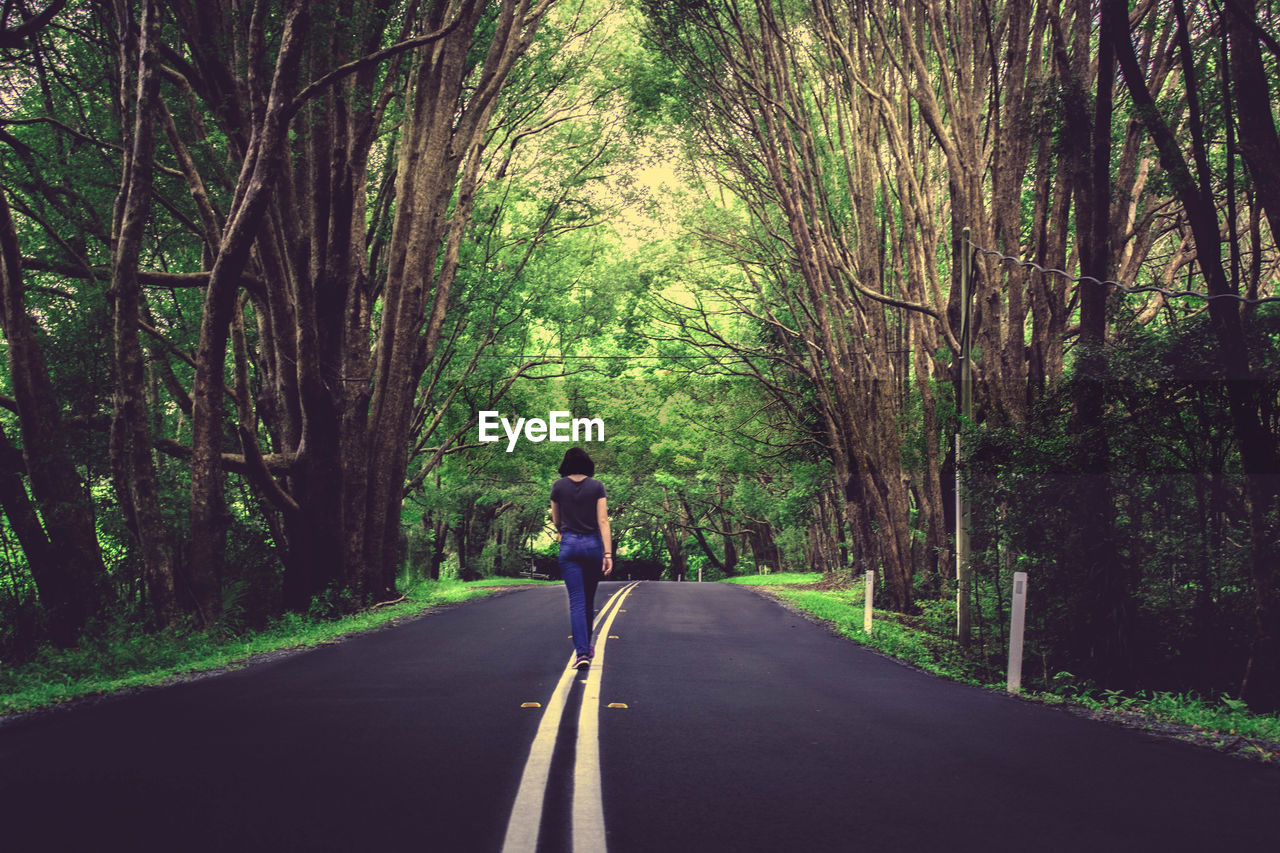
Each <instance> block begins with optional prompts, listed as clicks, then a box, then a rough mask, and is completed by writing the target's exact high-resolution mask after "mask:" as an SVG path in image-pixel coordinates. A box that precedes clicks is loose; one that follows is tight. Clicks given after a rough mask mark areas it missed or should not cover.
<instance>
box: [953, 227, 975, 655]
mask: <svg viewBox="0 0 1280 853" xmlns="http://www.w3.org/2000/svg"><path fill="white" fill-rule="evenodd" d="M959 260H960V421H959V423H958V424H957V425H956V638H957V639H958V640H959V642H960V645H961V646H966V647H967V646H968V645H969V621H970V620H969V598H970V596H969V528H970V522H971V521H972V512H971V508H970V506H969V499H968V498H967V497H964V494H963V490H962V489H961V487H960V466H961V464H962V463H961V459H962V456H961V446H960V444H961V442H960V432H961V430H962V429H963V426H964V424H965V423H968V422H969V421H971V420H972V419H973V364H972V363H971V361H970V359H969V348H970V345H971V343H972V336H971V334H970V332H971V328H972V325H973V323H972V316H971V315H972V312H971V311H970V309H969V300H970V296H971V293H970V291H972V290H973V247H972V244H971V243H970V241H969V229H968V228H965V229H964V230H963V231H962V232H961V236H960V258H959Z"/></svg>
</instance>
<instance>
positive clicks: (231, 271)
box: [190, 0, 308, 624]
mask: <svg viewBox="0 0 1280 853" xmlns="http://www.w3.org/2000/svg"><path fill="white" fill-rule="evenodd" d="M306 9H307V4H306V3H305V2H302V0H290V3H289V9H288V12H287V15H286V19H285V25H284V31H283V34H282V35H281V40H280V50H279V54H278V55H277V57H276V70H275V75H274V78H273V80H272V83H271V92H270V96H269V98H268V101H267V104H266V110H265V115H264V117H263V120H262V123H261V125H260V126H259V127H257V128H255V133H254V136H253V141H252V143H251V145H250V148H249V150H248V152H247V154H246V156H245V160H244V165H243V167H242V169H241V177H240V183H239V184H238V185H237V197H236V202H237V204H236V207H235V209H234V210H233V211H232V213H231V215H230V216H229V217H228V221H227V227H226V232H225V234H224V235H223V239H222V246H221V247H220V249H219V251H218V256H217V258H216V259H215V260H214V263H213V270H212V272H211V273H210V275H209V284H208V287H207V288H206V291H205V303H204V313H203V314H202V316H201V321H200V342H199V345H198V348H197V350H196V376H195V383H194V385H193V387H192V392H191V401H192V441H191V444H192V456H191V545H190V555H191V556H190V571H191V582H192V588H193V592H194V595H195V600H196V606H197V609H198V611H199V614H200V617H201V619H202V620H203V621H204V623H205V624H212V623H213V622H216V621H217V620H218V618H219V617H220V616H221V611H222V587H221V584H222V580H221V577H222V566H223V560H224V556H225V554H226V533H227V517H226V515H227V508H226V500H225V498H224V496H223V484H222V476H223V475H222V452H223V435H224V428H225V421H226V418H225V414H224V412H223V387H224V383H225V379H224V372H225V368H226V348H227V336H228V333H229V330H230V325H231V314H232V312H233V311H234V310H235V306H236V294H237V290H238V287H239V284H240V279H241V275H242V273H243V272H244V269H245V266H246V264H247V263H248V261H249V250H250V248H251V246H252V244H253V241H254V239H255V238H256V236H257V233H256V232H257V230H258V227H259V225H260V223H261V222H262V220H263V214H264V213H265V211H266V207H267V204H268V202H269V199H270V191H271V189H272V188H273V187H274V186H275V184H276V182H277V181H278V180H279V179H280V173H281V170H282V168H283V162H282V160H283V153H284V146H285V143H286V141H287V131H288V127H287V125H288V120H289V106H290V102H291V96H292V92H293V90H294V87H295V86H296V84H297V68H298V60H299V54H300V53H301V47H302V42H303V41H304V39H305V37H306V32H307V28H308V16H307V14H306ZM258 23H259V25H261V22H260V21H259V22H258Z"/></svg>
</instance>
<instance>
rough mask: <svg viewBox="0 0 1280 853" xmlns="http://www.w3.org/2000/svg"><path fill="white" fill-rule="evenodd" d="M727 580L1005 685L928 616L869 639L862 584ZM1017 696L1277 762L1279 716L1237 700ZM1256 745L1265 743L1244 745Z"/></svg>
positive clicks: (891, 617) (885, 648) (874, 642)
mask: <svg viewBox="0 0 1280 853" xmlns="http://www.w3.org/2000/svg"><path fill="white" fill-rule="evenodd" d="M757 578H758V579H757ZM806 579H808V580H806ZM732 582H734V583H745V584H746V585H749V586H755V587H760V588H762V589H763V590H764V591H766V592H768V593H769V594H771V595H774V596H776V597H778V598H779V599H781V600H783V601H786V602H788V603H790V604H792V605H793V606H795V607H796V608H797V609H799V610H802V611H804V612H806V613H809V614H811V615H813V616H815V617H817V618H819V619H823V620H826V621H828V622H830V623H832V625H833V627H834V628H835V630H836V631H837V632H838V633H839V634H841V635H842V636H844V637H847V638H849V639H850V640H853V641H854V642H857V643H861V644H862V645H865V646H870V647H871V648H874V649H877V650H879V651H881V652H884V653H885V654H887V655H890V656H892V657H895V658H898V659H900V660H903V661H905V662H907V663H910V664H912V665H914V666H916V667H919V668H920V669H923V670H925V671H926V672H930V673H933V674H934V675H939V676H942V677H944V678H949V679H952V680H955V681H961V682H965V683H968V684H976V685H980V686H983V687H989V688H993V689H1001V690H1002V689H1004V687H1005V683H1004V679H1003V674H1001V676H1000V678H999V680H998V681H996V680H993V679H992V677H991V674H990V668H989V666H988V665H987V664H986V663H984V662H983V661H982V660H980V659H978V658H977V657H976V656H974V655H966V654H965V653H964V652H963V651H962V650H961V649H960V648H959V646H957V645H956V643H955V642H954V640H953V639H952V638H951V637H950V636H942V635H939V634H938V633H936V632H934V631H931V630H929V629H928V627H927V624H928V621H929V620H928V619H927V618H925V619H922V618H919V617H908V616H903V615H902V614H899V613H893V612H890V611H884V610H875V611H873V617H872V618H873V625H872V631H871V633H870V634H867V633H866V632H865V631H863V630H862V625H863V604H864V598H863V591H862V585H861V584H860V583H856V582H854V583H833V582H831V581H830V580H829V579H823V577H822V575H820V574H814V573H808V574H796V575H760V576H752V577H750V578H745V579H740V578H734V579H732ZM1023 696H1025V697H1026V698H1028V699H1032V700H1034V701H1038V702H1042V703H1044V704H1048V705H1061V706H1070V707H1074V708H1076V709H1078V710H1084V711H1087V712H1090V713H1091V714H1092V715H1096V716H1103V717H1111V718H1114V719H1118V720H1121V721H1124V722H1126V724H1129V725H1136V727H1138V728H1147V729H1153V730H1154V729H1156V728H1158V724H1160V723H1171V724H1174V725H1176V726H1184V727H1188V728H1190V729H1191V730H1193V732H1194V737H1192V738H1191V739H1194V740H1196V741H1197V742H1200V743H1204V744H1207V745H1209V746H1214V747H1217V748H1219V749H1225V748H1227V747H1231V748H1232V749H1235V750H1237V751H1244V752H1246V753H1248V752H1250V751H1252V752H1253V753H1256V754H1255V755H1253V756H1252V757H1255V758H1260V759H1262V760H1264V761H1280V715H1278V714H1252V713H1250V712H1249V711H1248V709H1247V708H1246V706H1245V704H1244V703H1243V702H1241V701H1240V700H1238V699H1234V698H1232V697H1229V696H1223V697H1221V698H1220V699H1219V700H1217V701H1215V700H1212V699H1205V698H1203V697H1200V696H1196V695H1193V694H1179V693H1168V692H1141V693H1137V694H1125V693H1123V692H1121V691H1116V690H1101V691H1082V690H1079V689H1075V688H1072V687H1070V686H1068V687H1065V688H1063V689H1059V690H1029V691H1026V692H1024V693H1023ZM1254 740H1256V741H1262V742H1263V743H1260V744H1259V743H1249V742H1247V741H1254ZM1240 741H1246V742H1244V743H1241V742H1240Z"/></svg>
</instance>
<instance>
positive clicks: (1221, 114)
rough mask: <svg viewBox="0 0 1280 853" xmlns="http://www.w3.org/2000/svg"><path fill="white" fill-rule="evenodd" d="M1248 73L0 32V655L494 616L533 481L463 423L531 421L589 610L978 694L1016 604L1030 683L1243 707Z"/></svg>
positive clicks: (1216, 62)
mask: <svg viewBox="0 0 1280 853" xmlns="http://www.w3.org/2000/svg"><path fill="white" fill-rule="evenodd" d="M1278 63H1280V4H1277V3H1275V2H1272V0H1222V1H1221V2H1204V1H1203V0H1173V2H1151V0H1139V2H1136V3H1131V2H1127V0H1003V2H988V0H914V2H893V3H876V2H863V0H812V2H809V1H808V0H806V2H794V0H751V2H743V0H678V2H666V0H663V1H662V2H659V0H486V2H481V1H480V0H375V2H359V3H357V2H351V0H315V2H304V1H303V0H178V2H170V3H160V2H155V0H138V2H133V1H132V0H111V2H107V0H97V2H93V1H92V0H79V2H78V1H77V0H66V2H56V0H55V2H39V1H38V0H30V2H27V0H19V2H7V3H5V4H4V5H3V11H2V17H0V74H2V75H3V76H2V82H0V152H3V153H2V159H0V244H2V245H0V249H2V250H3V251H2V253H0V259H2V263H0V321H2V323H3V332H4V358H3V359H0V363H2V366H0V510H2V511H3V523H2V524H0V546H2V547H3V557H4V559H3V566H2V567H0V660H4V661H9V662H12V661H22V660H25V659H29V658H31V657H32V656H33V655H35V654H37V652H38V650H39V649H40V648H42V647H44V646H58V647H69V646H74V645H76V644H77V643H79V642H82V641H83V639H84V638H85V637H86V636H93V635H96V634H103V633H111V632H120V631H125V632H128V631H138V632H150V631H163V630H219V631H226V632H235V631H237V630H242V629H244V628H247V627H250V626H254V625H260V624H263V623H265V622H266V621H268V620H270V619H272V618H275V617H277V616H278V615H280V614H282V613H285V612H287V611H310V612H324V613H338V612H343V611H349V610H352V609H356V608H360V607H364V606H369V605H372V604H376V603H378V602H380V601H386V600H389V599H392V598H395V597H396V596H397V595H398V594H399V591H400V590H402V589H403V588H404V587H405V586H406V585H407V584H410V583H412V582H414V581H416V580H418V579H421V578H424V577H430V578H438V577H462V578H480V577H487V576H491V575H507V576H510V575H517V574H520V573H522V572H523V573H528V572H530V571H541V570H540V568H539V567H542V568H545V567H546V566H547V562H546V561H547V560H549V559H551V557H552V555H553V554H554V541H553V538H552V536H551V535H550V527H549V516H548V513H547V496H548V494H549V489H550V485H551V482H552V480H553V479H554V478H555V476H556V475H555V469H556V466H557V463H558V461H559V458H560V455H561V454H562V453H563V452H564V449H565V447H566V446H567V445H565V444H562V443H557V442H551V441H545V440H544V441H531V440H529V439H528V438H527V437H522V438H520V440H518V441H515V442H513V443H512V446H511V447H510V449H508V441H507V440H506V439H505V438H504V440H502V441H498V442H485V441H480V440H479V435H478V429H477V427H478V418H479V413H480V412H482V411H497V412H500V413H501V414H502V415H503V416H505V417H508V418H510V419H511V420H512V422H514V421H515V420H516V419H517V418H519V417H524V418H542V419H546V418H548V417H549V415H550V413H552V412H561V411H562V412H571V413H572V414H573V415H574V416H578V417H590V418H599V419H601V420H602V421H603V423H604V425H605V434H604V439H603V441H599V442H592V443H589V444H587V445H584V446H586V447H587V449H588V451H589V452H590V453H591V454H592V455H593V457H594V458H595V460H596V464H597V470H598V477H599V478H600V479H601V480H602V481H603V482H605V484H606V486H607V488H608V490H609V504H610V508H611V511H612V513H613V517H614V532H615V539H616V542H617V546H618V551H619V556H620V558H621V563H620V565H623V564H626V563H627V561H631V565H632V566H633V567H634V569H635V572H636V573H637V576H641V575H643V576H646V577H654V578H663V579H668V580H675V579H678V578H683V579H685V580H689V579H697V578H698V577H699V576H701V577H702V578H703V579H705V580H715V579H719V578H722V577H726V576H730V575H734V574H741V573H748V572H751V573H754V572H775V571H787V570H805V571H822V572H825V573H828V575H829V576H830V577H831V579H832V582H833V583H838V582H842V581H845V580H848V579H851V578H860V577H861V576H862V573H863V572H865V571H867V570H874V571H876V572H877V577H878V579H879V580H878V582H879V584H880V585H881V588H880V589H879V590H878V591H877V602H878V603H879V605H880V606H882V607H886V608H888V609H890V610H892V611H896V612H898V613H900V614H903V615H904V617H906V618H913V619H920V620H924V621H925V622H927V623H929V624H932V625H935V626H938V628H939V630H940V631H942V632H943V633H949V632H950V630H951V627H950V626H951V625H953V624H954V619H955V613H954V610H955V606H956V599H957V593H958V592H959V594H960V595H961V597H963V598H965V599H966V600H967V601H968V602H969V604H970V607H971V608H972V613H973V617H972V618H973V624H972V628H971V630H972V632H973V637H972V646H973V647H972V648H971V649H970V653H971V654H974V655H976V656H978V657H980V658H981V657H984V656H985V657H986V658H989V659H991V660H998V659H999V658H1000V655H1001V654H1003V645H1002V644H1003V642H1004V639H1005V638H1004V631H1005V630H1006V625H1007V618H1008V612H1007V611H1008V606H1009V605H1008V599H1009V592H1010V587H1011V579H1012V574H1013V572H1015V571H1025V572H1027V573H1028V574H1029V575H1030V576H1031V578H1032V579H1033V580H1032V584H1033V585H1032V590H1033V595H1032V600H1031V605H1030V610H1029V614H1028V620H1029V621H1028V626H1029V633H1028V643H1029V646H1028V649H1029V653H1028V670H1029V671H1028V675H1027V678H1028V680H1031V681H1038V682H1040V683H1043V684H1051V683H1055V682H1060V681H1062V680H1063V679H1071V680H1079V681H1081V682H1089V683H1092V684H1097V685H1099V686H1106V687H1117V688H1124V689H1134V688H1146V689H1168V690H1194V691H1201V692H1204V693H1214V692H1227V693H1231V694H1233V695H1243V696H1244V697H1245V698H1246V699H1247V700H1248V701H1249V702H1250V704H1251V705H1252V706H1253V707H1255V708H1259V709H1272V710H1274V709H1276V708H1280V458H1278V453H1280V451H1278V449H1277V448H1278V447H1280V304H1277V303H1278V300H1277V292H1276V281H1277V279H1278V277H1280V269H1278V268H1277V267H1278V266H1280V252H1278V251H1277V244H1276V234H1277V230H1276V223H1277V222H1278V221H1280V177H1277V174H1278V173H1277V172H1276V170H1275V164H1276V163H1280V134H1278V133H1277V123H1276V116H1277V112H1278V107H1280V100H1278V99H1280V92H1277V81H1280V68H1278V67H1277V64H1278ZM966 230H967V234H968V235H969V237H968V239H967V240H966V238H965V236H964V235H965V233H966ZM966 263H968V264H969V265H970V267H971V273H970V274H968V277H967V279H966V282H967V286H969V287H970V289H971V305H970V306H965V305H963V304H962V299H961V278H962V276H964V275H965V273H964V268H965V266H966ZM965 323H968V328H967V329H966V328H965V327H964V324H965ZM965 359H967V360H968V363H969V365H970V367H971V369H972V376H973V392H972V393H973V406H972V411H971V413H969V414H968V415H965V414H962V410H961V406H960V390H961V373H962V371H961V362H962V360H965ZM957 434H959V435H960V438H961V441H962V445H963V447H964V448H965V450H964V452H963V454H962V456H961V458H960V460H959V464H957V459H956V454H955V447H956V443H955V437H956V435H957ZM957 471H958V476H957ZM957 484H958V485H957ZM957 488H958V489H959V490H960V497H962V498H963V499H964V500H965V501H966V502H967V504H968V506H969V507H971V523H970V526H969V529H968V532H969V537H970V543H971V551H970V554H969V558H968V563H967V565H966V569H967V572H968V574H967V579H966V582H965V583H964V585H963V586H962V588H961V589H960V590H957V580H956V577H957V574H956V569H957V566H956V535H955V534H956V499H957Z"/></svg>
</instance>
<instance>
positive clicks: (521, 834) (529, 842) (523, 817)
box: [502, 581, 638, 853]
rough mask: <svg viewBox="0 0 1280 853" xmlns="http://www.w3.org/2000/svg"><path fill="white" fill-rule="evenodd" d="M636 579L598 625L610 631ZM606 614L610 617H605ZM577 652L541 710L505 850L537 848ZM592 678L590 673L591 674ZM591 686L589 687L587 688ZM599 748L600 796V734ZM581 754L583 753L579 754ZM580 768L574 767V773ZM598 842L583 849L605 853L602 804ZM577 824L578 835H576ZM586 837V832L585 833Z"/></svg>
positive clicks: (519, 852)
mask: <svg viewBox="0 0 1280 853" xmlns="http://www.w3.org/2000/svg"><path fill="white" fill-rule="evenodd" d="M636 583H638V581H637V582H635V583H632V584H631V585H630V586H627V587H623V588H622V589H620V590H618V591H617V592H615V593H614V594H613V596H612V597H611V598H610V599H609V601H608V602H607V603H606V604H605V606H604V607H603V608H602V609H601V611H600V613H599V614H598V615H597V617H596V625H597V626H599V625H600V624H601V623H602V622H603V623H604V628H603V630H604V632H605V633H606V634H607V633H608V630H609V625H610V624H611V623H612V621H613V617H614V616H615V615H617V610H616V608H615V605H616V604H621V603H622V599H623V598H625V597H626V594H627V593H629V592H630V591H631V589H632V588H634V587H635V585H636ZM611 608H613V610H612V612H610V610H611ZM606 616H607V618H606ZM604 645H605V644H604V643H603V642H601V643H600V645H599V646H598V647H597V649H596V659H595V660H594V661H592V663H593V664H594V665H593V666H592V670H595V669H596V667H598V666H599V665H600V663H601V662H602V661H603V652H604ZM575 658H576V655H573V654H571V655H569V659H568V662H567V663H566V664H565V668H564V672H563V673H561V675H560V680H559V681H558V682H557V683H556V687H555V691H554V692H553V693H552V694H551V702H550V703H549V704H548V705H547V708H546V710H544V711H543V712H542V719H541V720H539V721H538V731H537V733H536V734H535V735H534V737H533V745H532V746H531V747H530V749H529V758H528V759H527V760H526V761H525V765H524V772H523V773H522V774H521V776H520V788H519V790H518V791H517V793H516V800H515V803H514V804H513V805H512V807H511V817H510V819H509V820H508V822H507V835H506V839H505V840H504V841H503V844H502V853H534V851H536V850H537V848H538V830H539V828H540V827H541V825H542V807H543V803H544V801H545V799H546V792H547V781H548V779H549V777H550V774H551V757H552V755H553V754H554V753H555V746H556V734H557V733H558V732H559V730H560V718H561V717H562V716H564V707H565V703H566V701H567V700H568V696H569V689H570V688H571V687H572V685H573V681H574V676H576V675H577V674H578V670H576V669H574V667H573V663H574V659H575ZM588 678H590V675H588ZM595 684H596V693H597V698H598V694H599V679H598V676H597V679H596V681H595ZM589 689H590V687H588V690H589ZM583 707H584V708H585V707H586V698H585V695H584V698H583ZM581 726H582V724H581V722H579V739H581ZM595 748H596V752H597V756H596V767H595V771H596V775H595V797H596V799H597V800H599V798H600V775H599V774H600V767H599V756H598V752H599V741H598V736H597V739H596V743H595ZM579 757H580V758H581V755H580V756H579ZM576 776H577V770H576V768H575V777H576ZM574 787H575V801H576V789H577V788H579V787H585V786H580V785H578V784H577V783H576V782H575V785H574ZM599 821H600V822H599V833H598V836H599V839H598V840H599V844H598V845H597V846H595V847H592V848H587V847H583V848H580V849H581V850H587V849H592V850H597V851H601V853H604V851H605V844H604V811H603V804H601V806H600V815H599ZM576 834H577V833H576V824H575V836H576ZM584 837H585V836H584Z"/></svg>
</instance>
